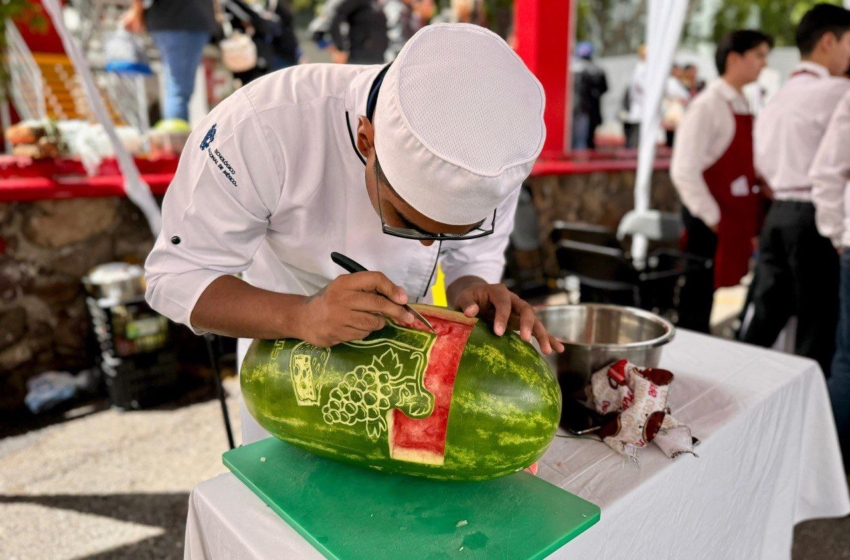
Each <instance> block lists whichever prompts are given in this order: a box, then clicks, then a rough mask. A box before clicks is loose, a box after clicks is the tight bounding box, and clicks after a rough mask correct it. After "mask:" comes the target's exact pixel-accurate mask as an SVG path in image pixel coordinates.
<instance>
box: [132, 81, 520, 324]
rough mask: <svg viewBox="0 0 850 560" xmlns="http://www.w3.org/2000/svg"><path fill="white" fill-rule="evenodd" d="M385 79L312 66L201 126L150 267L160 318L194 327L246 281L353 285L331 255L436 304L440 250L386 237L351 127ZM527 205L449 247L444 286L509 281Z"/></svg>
mask: <svg viewBox="0 0 850 560" xmlns="http://www.w3.org/2000/svg"><path fill="white" fill-rule="evenodd" d="M380 69H381V67H380V66H356V65H335V64H312V65H303V66H296V67H293V68H290V69H286V70H282V71H279V72H274V73H273V74H270V75H268V76H266V77H263V78H261V79H258V80H255V81H254V82H252V83H251V84H249V85H247V86H245V87H243V88H241V89H240V90H238V91H237V92H236V93H234V94H233V95H232V96H230V97H229V98H228V99H226V100H225V101H224V102H222V103H221V104H220V105H219V106H218V107H216V108H215V109H214V110H213V111H212V112H211V113H210V114H209V115H208V116H207V117H206V118H205V119H204V120H203V121H202V122H201V124H200V125H198V126H197V127H196V129H195V131H194V132H193V133H192V135H191V136H190V138H189V140H188V142H187V144H186V147H185V149H184V151H183V155H182V157H181V158H180V164H179V166H178V168H177V173H176V175H175V177H174V181H173V182H172V183H171V186H170V187H169V189H168V192H167V194H166V196H165V200H164V201H163V208H162V211H163V216H162V233H161V234H160V236H159V238H158V239H157V241H156V244H155V246H154V248H153V251H152V252H151V254H150V255H149V257H148V260H147V262H146V265H145V266H146V280H147V293H146V297H147V300H148V302H149V303H150V305H151V306H152V307H153V308H154V309H155V310H157V311H158V312H160V313H162V314H163V315H165V316H166V317H168V318H170V319H172V320H174V321H176V322H178V323H183V324H185V325H188V326H190V327H191V325H190V323H189V318H190V315H191V312H192V309H193V308H194V306H195V303H196V302H197V300H198V298H199V297H200V295H201V293H202V292H203V291H204V290H205V289H206V287H207V286H208V285H209V284H210V283H211V282H212V281H213V280H215V279H216V278H218V277H219V276H223V275H226V274H236V273H239V272H243V273H244V274H243V278H244V279H245V281H247V282H249V283H250V284H252V285H254V286H257V287H260V288H264V289H267V290H272V291H275V292H281V293H289V294H299V295H311V294H314V293H315V292H317V291H318V290H319V289H321V288H322V287H324V286H325V285H327V284H328V283H329V282H330V281H331V280H333V279H334V278H336V277H337V276H339V275H341V274H346V272H345V270H343V269H342V268H340V267H339V266H338V265H336V264H334V263H333V262H332V261H331V257H330V254H331V252H332V251H338V252H340V253H343V254H345V255H347V256H349V257H351V258H352V259H354V260H355V261H357V262H359V263H361V264H362V265H363V266H365V267H366V268H368V269H370V270H377V271H381V272H383V273H384V274H386V275H387V276H388V277H389V278H390V280H392V281H393V282H395V283H396V284H398V285H400V286H402V287H404V289H405V290H406V291H407V293H408V296H409V298H410V300H411V301H427V300H428V298H429V297H430V292H429V287H430V286H431V284H432V283H433V282H434V280H435V276H436V274H434V268H435V265H436V260H437V258H438V255H437V252H438V244H437V243H434V244H433V245H431V246H430V247H425V246H423V245H422V244H421V243H419V242H418V241H415V240H407V239H400V238H398V237H392V236H389V235H385V234H384V233H383V232H382V231H381V221H380V218H379V217H378V215H377V213H376V212H375V210H374V208H373V207H372V205H371V203H370V201H369V197H368V195H367V192H366V185H365V171H364V167H363V163H362V162H361V161H360V159H359V158H358V156H357V153H356V152H355V148H354V147H353V144H352V142H353V140H352V139H351V137H350V136H349V130H348V127H347V126H346V111H348V115H349V116H348V119H349V121H350V124H351V129H352V132H355V131H356V130H357V128H356V127H357V118H358V116H360V115H363V114H365V112H366V111H365V107H366V98H367V96H368V93H369V88H370V86H371V84H372V81H373V80H374V78H375V76H376V75H377V73H378V72H379V71H380ZM212 131H214V137H213V138H212V139H211V140H210V137H211V135H212V134H213V133H212ZM518 186H519V185H518ZM518 194H519V189H517V190H516V192H514V193H513V194H512V195H511V196H509V197H508V199H507V200H506V201H505V202H503V203H502V204H501V205H500V207H499V208H498V212H497V219H496V231H495V233H494V234H493V235H490V236H488V237H482V238H479V239H475V240H469V241H455V242H444V243H443V244H442V251H441V253H440V258H441V262H442V267H443V271H444V273H445V279H446V285H449V284H451V283H452V282H453V281H455V280H456V279H457V278H459V277H461V276H465V275H474V276H479V277H481V278H483V279H484V280H486V281H488V282H491V283H495V282H498V281H499V280H500V279H501V276H502V271H503V268H504V262H505V261H504V250H505V247H506V245H507V243H508V236H509V234H510V232H511V230H512V228H513V221H514V213H515V210H516V204H517V198H518ZM178 238H179V241H178ZM175 242H176V243H175ZM193 330H194V331H195V332H196V333H200V332H201V331H200V330H198V329H195V328H193Z"/></svg>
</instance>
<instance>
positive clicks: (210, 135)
mask: <svg viewBox="0 0 850 560" xmlns="http://www.w3.org/2000/svg"><path fill="white" fill-rule="evenodd" d="M216 126H217V125H215V124H214V125H212V127H211V128H210V129H209V131H208V132H207V135H206V136H204V139H203V140H201V151H204V150H206V149H207V148H209V147H210V144H212V141H213V140H215V127H216Z"/></svg>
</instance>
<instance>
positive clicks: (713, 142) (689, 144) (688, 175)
mask: <svg viewBox="0 0 850 560" xmlns="http://www.w3.org/2000/svg"><path fill="white" fill-rule="evenodd" d="M749 113H750V108H749V105H748V104H747V100H746V99H745V98H744V96H743V95H741V93H740V92H738V91H737V90H736V89H735V88H733V87H732V86H731V85H729V83H728V82H727V81H726V80H724V79H722V78H718V79H716V80H714V81H713V82H711V83H710V84H708V86H707V87H706V88H705V89H704V90H703V91H701V92H700V93H699V94H697V96H696V97H695V98H694V100H693V101H692V102H691V104H690V105H688V108H687V110H686V111H685V116H684V118H683V119H682V122H681V123H680V124H679V127H678V128H677V129H676V138H675V144H674V146H673V159H672V161H671V162H670V178H671V179H672V181H673V186H674V187H676V192H678V193H679V197H680V198H681V199H682V204H684V205H685V207H686V208H687V209H688V211H689V212H690V213H691V214H693V215H694V216H696V217H697V218H699V219H700V220H702V221H703V222H705V224H706V225H708V226H709V227H712V226H715V225H717V224H719V223H720V207H719V206H718V205H717V201H716V200H714V197H713V196H712V195H711V192H710V191H709V190H708V185H707V184H706V182H705V179H704V178H703V173H704V172H705V170H706V169H708V168H709V167H711V166H712V165H714V164H715V163H716V162H717V160H719V159H720V157H721V156H722V155H723V154H724V153H726V150H728V149H729V146H730V145H731V144H732V139H733V138H734V137H735V117H734V114H749Z"/></svg>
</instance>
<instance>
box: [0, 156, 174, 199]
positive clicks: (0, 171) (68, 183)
mask: <svg viewBox="0 0 850 560" xmlns="http://www.w3.org/2000/svg"><path fill="white" fill-rule="evenodd" d="M177 161H178V158H177V157H176V156H168V157H159V158H156V159H148V158H137V159H136V165H137V166H138V167H139V171H140V172H141V174H142V180H143V181H145V182H146V183H147V184H148V185H150V187H151V191H152V192H153V194H154V195H163V194H165V191H166V190H167V189H168V185H169V184H170V183H171V181H172V180H173V179H174V172H175V171H176V170H177ZM103 196H125V194H124V177H123V176H122V175H121V172H120V170H119V168H118V163H117V162H116V161H115V159H114V158H107V159H105V160H104V161H103V163H102V164H101V166H100V169H99V171H98V174H97V175H96V176H94V177H88V176H86V172H85V169H84V168H83V165H82V163H81V162H80V160H79V159H77V158H55V159H42V160H33V159H32V158H26V157H17V156H0V202H31V201H34V200H53V199H62V198H94V197H103Z"/></svg>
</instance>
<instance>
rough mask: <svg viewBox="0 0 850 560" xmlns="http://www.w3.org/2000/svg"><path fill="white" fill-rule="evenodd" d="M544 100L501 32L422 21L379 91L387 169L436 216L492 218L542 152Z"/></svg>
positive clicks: (378, 125) (380, 141)
mask: <svg viewBox="0 0 850 560" xmlns="http://www.w3.org/2000/svg"><path fill="white" fill-rule="evenodd" d="M544 104H545V98H544V94H543V88H542V87H541V85H540V82H538V81H537V79H536V78H535V77H534V76H533V75H532V74H531V72H530V71H529V70H528V68H526V66H525V64H524V63H523V62H522V60H520V58H519V57H518V56H517V55H516V53H514V52H513V50H511V48H510V47H509V46H508V44H507V43H505V41H503V40H502V39H501V38H500V37H499V36H498V35H496V34H495V33H492V32H490V31H488V30H486V29H484V28H482V27H478V26H476V25H470V24H462V23H461V24H438V25H430V26H427V27H424V28H422V29H421V30H420V31H418V32H417V33H416V34H415V35H414V36H413V37H411V39H410V40H409V41H408V42H407V43H406V44H405V46H404V48H403V49H402V50H401V52H400V53H399V55H398V57H397V58H396V60H395V62H394V63H393V64H392V66H390V68H389V70H388V71H387V73H386V75H385V76H384V80H383V84H382V85H381V89H380V92H379V94H378V100H377V105H376V108H375V116H374V126H375V151H376V153H377V154H378V159H379V160H380V162H381V169H382V170H383V172H384V174H385V175H386V177H387V180H388V181H389V183H390V185H392V188H393V189H394V190H395V191H396V192H397V193H398V195H399V196H401V197H402V198H403V199H404V200H405V201H406V202H407V203H408V204H410V205H411V206H412V207H413V208H415V209H416V210H417V211H419V212H421V213H422V214H424V215H425V216H427V217H428V218H431V219H432V220H435V221H438V222H442V223H446V224H451V225H466V224H473V223H476V222H478V221H480V220H482V219H487V218H489V217H490V216H491V215H492V214H493V210H494V209H495V208H496V207H497V206H498V205H499V204H500V203H501V202H502V201H504V200H505V199H506V198H507V197H508V196H509V195H510V194H511V193H512V192H513V191H514V189H516V188H517V187H519V185H520V184H521V183H522V181H523V180H525V178H526V177H528V175H529V173H531V167H532V165H533V164H534V160H535V159H537V156H538V155H540V150H541V149H542V147H543V140H544V139H545V138H546V127H545V126H544V124H543V106H544Z"/></svg>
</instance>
